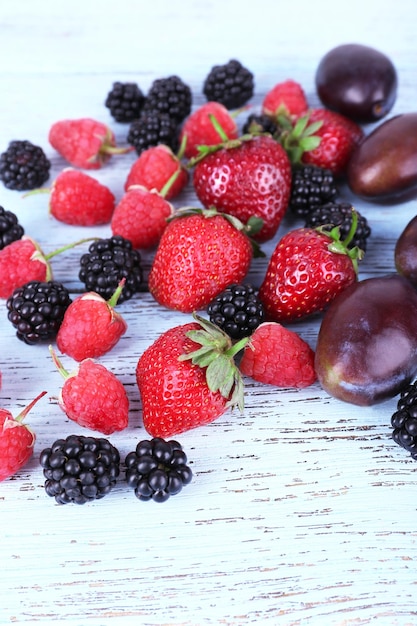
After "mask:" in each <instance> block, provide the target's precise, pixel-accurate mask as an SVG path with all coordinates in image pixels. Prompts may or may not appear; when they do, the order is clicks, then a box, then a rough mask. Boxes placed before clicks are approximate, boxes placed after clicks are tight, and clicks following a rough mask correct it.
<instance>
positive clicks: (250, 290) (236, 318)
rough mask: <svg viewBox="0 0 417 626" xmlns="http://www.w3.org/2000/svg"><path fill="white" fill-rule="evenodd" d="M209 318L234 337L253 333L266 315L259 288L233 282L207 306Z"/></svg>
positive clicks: (238, 337) (237, 337)
mask: <svg viewBox="0 0 417 626" xmlns="http://www.w3.org/2000/svg"><path fill="white" fill-rule="evenodd" d="M207 313H208V315H209V319H210V321H211V322H213V324H216V325H217V326H219V328H221V329H222V330H223V331H224V332H225V333H226V334H227V335H229V337H231V338H232V339H241V338H242V337H247V336H249V335H251V334H252V333H253V331H254V330H255V328H257V327H258V326H259V325H260V324H261V323H262V322H263V321H264V317H265V313H264V307H263V304H262V302H261V301H260V299H259V297H258V290H257V289H255V287H253V286H252V285H249V284H248V285H244V284H240V285H239V284H236V283H234V284H232V285H229V286H228V287H226V289H224V290H223V291H222V292H221V293H220V294H219V295H218V296H217V297H216V298H214V300H212V301H211V302H210V304H209V305H208V307H207Z"/></svg>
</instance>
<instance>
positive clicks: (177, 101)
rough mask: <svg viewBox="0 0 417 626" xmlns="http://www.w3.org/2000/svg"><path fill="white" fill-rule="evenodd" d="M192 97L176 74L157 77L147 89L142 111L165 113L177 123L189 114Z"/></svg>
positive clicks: (189, 90)
mask: <svg viewBox="0 0 417 626" xmlns="http://www.w3.org/2000/svg"><path fill="white" fill-rule="evenodd" d="M192 99H193V98H192V92H191V89H190V87H189V86H188V85H187V84H186V83H184V82H183V81H182V80H181V78H179V77H178V76H168V78H158V79H157V80H154V82H153V83H152V85H151V87H150V89H149V91H148V94H147V96H146V102H145V106H144V111H146V112H149V111H151V112H153V111H158V112H159V113H165V114H167V115H169V116H170V117H171V118H172V119H173V120H175V122H176V124H177V125H178V124H180V123H181V122H182V121H183V120H185V118H186V117H187V115H189V114H190V112H191V105H192Z"/></svg>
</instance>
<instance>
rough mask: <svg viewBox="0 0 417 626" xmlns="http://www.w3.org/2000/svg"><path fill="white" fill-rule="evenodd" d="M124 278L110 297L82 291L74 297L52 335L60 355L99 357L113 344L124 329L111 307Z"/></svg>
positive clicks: (122, 333) (118, 316)
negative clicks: (107, 298) (108, 298)
mask: <svg viewBox="0 0 417 626" xmlns="http://www.w3.org/2000/svg"><path fill="white" fill-rule="evenodd" d="M124 283H125V280H122V281H120V284H119V286H118V288H117V289H116V291H115V292H114V294H113V296H112V297H111V298H110V300H108V301H106V300H105V299H104V298H102V297H101V296H100V295H99V294H98V293H95V292H92V291H90V292H87V293H83V294H82V295H81V296H78V298H75V300H73V302H72V303H71V304H70V305H69V307H68V308H67V310H66V311H65V315H64V319H63V321H62V323H61V326H60V327H59V331H58V334H57V336H56V343H57V346H58V348H59V350H60V351H61V352H62V353H63V354H68V356H70V357H72V358H73V359H74V360H75V361H83V360H84V359H87V358H91V359H95V358H97V357H100V356H103V354H106V353H107V352H109V351H110V350H111V349H112V348H114V346H115V345H116V344H117V342H118V341H119V339H120V338H121V337H122V335H124V334H125V332H126V330H127V324H126V322H125V320H124V319H123V317H122V316H121V315H120V313H118V312H116V311H115V310H114V307H115V306H116V304H117V301H118V299H119V296H120V294H121V292H122V289H123V286H124Z"/></svg>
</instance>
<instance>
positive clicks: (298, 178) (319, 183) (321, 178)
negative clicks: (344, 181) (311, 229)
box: [288, 164, 338, 217]
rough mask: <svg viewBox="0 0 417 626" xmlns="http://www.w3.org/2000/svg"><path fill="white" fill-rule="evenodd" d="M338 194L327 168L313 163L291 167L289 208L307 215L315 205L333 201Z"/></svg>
mask: <svg viewBox="0 0 417 626" xmlns="http://www.w3.org/2000/svg"><path fill="white" fill-rule="evenodd" d="M337 195H338V188H337V186H336V183H335V180H334V176H333V174H332V172H331V171H330V170H328V169H323V168H322V167H317V166H315V165H301V164H298V165H295V166H294V167H293V168H292V180H291V194H290V200H289V204H288V208H289V210H290V211H291V212H292V213H293V214H294V215H297V216H299V217H307V216H308V215H309V214H310V213H311V211H313V210H314V209H315V208H316V206H318V205H321V204H325V203H327V202H333V201H334V200H335V199H336V197H337Z"/></svg>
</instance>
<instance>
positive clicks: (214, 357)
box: [136, 315, 247, 438]
mask: <svg viewBox="0 0 417 626" xmlns="http://www.w3.org/2000/svg"><path fill="white" fill-rule="evenodd" d="M194 318H195V320H196V321H195V322H191V323H188V324H184V325H181V326H176V327H174V328H170V329H169V330H167V331H165V332H164V333H162V334H161V335H160V336H159V337H158V339H156V341H154V343H153V344H152V345H150V346H149V347H148V348H147V349H146V350H145V351H144V352H143V354H142V356H141V357H140V358H139V360H138V363H137V366H136V380H137V384H138V388H139V392H140V396H141V401H142V414H143V424H144V426H145V428H146V430H147V432H148V433H149V434H150V435H151V436H152V437H162V438H168V437H171V436H173V435H176V434H178V433H182V432H185V431H187V430H189V429H191V428H196V427H197V426H202V425H204V424H209V423H210V422H212V421H213V420H215V419H217V418H218V417H219V416H220V415H222V414H223V413H224V412H225V411H226V410H227V409H228V408H229V407H234V406H235V405H237V406H238V407H239V408H240V410H243V396H244V394H243V383H242V379H241V377H240V373H239V370H238V368H237V367H236V365H235V363H234V355H235V354H236V353H237V352H238V351H239V350H240V349H241V346H242V345H244V344H243V343H242V342H239V344H235V345H234V346H233V345H232V342H231V339H230V338H229V337H228V336H227V335H226V334H225V333H224V332H223V331H221V330H220V329H219V328H218V327H217V326H215V325H214V324H212V323H211V322H209V321H208V320H204V319H202V318H200V317H198V316H197V315H194ZM242 341H243V342H244V343H246V342H247V338H245V339H244V340H242Z"/></svg>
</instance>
